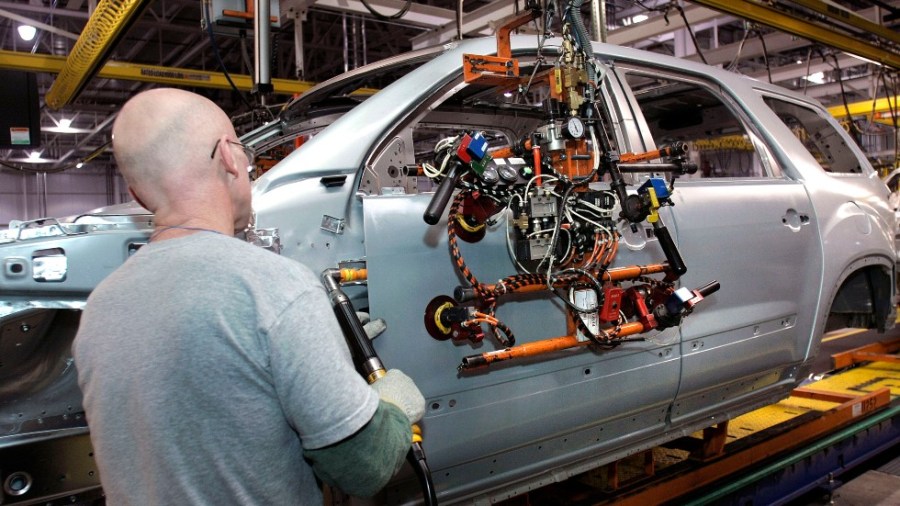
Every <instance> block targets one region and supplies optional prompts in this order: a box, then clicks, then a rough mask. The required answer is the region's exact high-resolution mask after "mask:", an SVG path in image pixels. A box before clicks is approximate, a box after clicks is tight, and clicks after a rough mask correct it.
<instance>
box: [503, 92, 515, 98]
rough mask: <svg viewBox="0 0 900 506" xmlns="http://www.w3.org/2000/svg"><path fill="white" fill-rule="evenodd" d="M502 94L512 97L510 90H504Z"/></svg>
mask: <svg viewBox="0 0 900 506" xmlns="http://www.w3.org/2000/svg"><path fill="white" fill-rule="evenodd" d="M503 96H504V97H506V98H512V96H513V93H512V92H511V91H504V92H503Z"/></svg>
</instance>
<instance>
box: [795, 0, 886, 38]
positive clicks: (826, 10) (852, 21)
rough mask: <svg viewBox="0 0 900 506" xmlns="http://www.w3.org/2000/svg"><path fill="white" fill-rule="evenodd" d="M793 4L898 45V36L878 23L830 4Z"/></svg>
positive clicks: (814, 0) (807, 0) (806, 0)
mask: <svg viewBox="0 0 900 506" xmlns="http://www.w3.org/2000/svg"><path fill="white" fill-rule="evenodd" d="M792 1H793V2H794V3H797V4H800V5H802V6H804V7H806V8H807V9H810V10H813V11H815V12H818V13H819V14H824V15H825V16H828V17H830V18H832V19H834V20H837V21H840V22H842V23H846V24H848V25H850V26H853V27H855V28H859V29H860V30H863V31H866V32H869V33H872V34H875V35H877V36H879V37H881V38H883V39H885V40H889V41H891V42H893V43H894V44H898V45H900V34H898V33H897V32H895V31H893V30H891V29H890V28H887V27H885V26H882V25H879V24H878V23H875V22H872V21H869V20H868V19H866V18H864V17H862V16H860V15H859V14H857V13H855V12H853V11H850V10H848V9H845V8H843V7H841V6H840V5H836V4H833V3H831V2H823V1H822V0H792Z"/></svg>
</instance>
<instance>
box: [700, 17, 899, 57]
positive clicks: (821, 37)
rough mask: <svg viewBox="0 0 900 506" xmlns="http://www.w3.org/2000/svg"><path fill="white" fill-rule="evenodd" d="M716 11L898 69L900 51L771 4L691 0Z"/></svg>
mask: <svg viewBox="0 0 900 506" xmlns="http://www.w3.org/2000/svg"><path fill="white" fill-rule="evenodd" d="M691 1H692V2H693V3H696V4H701V5H704V6H706V7H709V8H711V9H715V10H717V11H721V12H725V13H728V14H732V15H734V16H737V17H739V18H744V19H749V20H751V21H755V22H757V23H760V24H763V25H766V26H771V27H772V28H775V29H776V30H780V31H782V32H786V33H790V34H792V35H797V36H798V37H803V38H805V39H809V40H811V41H813V42H818V43H821V44H825V45H826V46H831V47H834V48H837V49H840V50H841V51H846V52H848V53H850V54H854V55H857V56H861V57H863V58H866V59H868V60H872V61H874V62H877V63H881V64H883V65H887V66H889V67H893V68H900V54H898V53H896V52H893V51H891V50H889V48H886V47H879V46H876V45H874V44H870V43H868V42H866V41H863V40H859V39H856V38H854V37H851V36H849V35H844V34H842V33H840V32H836V31H834V30H833V29H828V28H825V27H823V26H820V25H817V24H815V23H811V22H808V21H805V20H802V19H798V18H796V17H793V16H789V15H787V14H785V13H784V12H782V11H780V10H778V9H775V8H774V7H772V6H770V5H768V4H764V3H759V2H755V1H751V0H691Z"/></svg>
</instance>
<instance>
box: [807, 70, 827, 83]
mask: <svg viewBox="0 0 900 506" xmlns="http://www.w3.org/2000/svg"><path fill="white" fill-rule="evenodd" d="M803 79H806V80H807V81H809V82H811V83H813V84H825V73H824V72H816V73H814V74H810V75H808V76H806V77H804V78H803Z"/></svg>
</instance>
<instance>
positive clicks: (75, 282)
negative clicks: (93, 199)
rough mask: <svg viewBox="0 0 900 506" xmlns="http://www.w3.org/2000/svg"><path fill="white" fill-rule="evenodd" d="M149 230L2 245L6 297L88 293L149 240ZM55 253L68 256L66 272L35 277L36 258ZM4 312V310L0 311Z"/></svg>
mask: <svg viewBox="0 0 900 506" xmlns="http://www.w3.org/2000/svg"><path fill="white" fill-rule="evenodd" d="M147 235H148V233H147V232H143V231H138V230H122V231H103V232H94V233H89V234H79V235H70V236H58V237H49V238H40V239H28V240H22V241H18V242H13V243H8V244H4V245H2V246H0V258H2V262H3V265H2V270H0V293H2V294H3V301H4V302H9V301H11V300H14V299H15V298H16V297H17V296H19V295H23V294H26V293H27V294H28V296H29V297H40V296H44V295H46V296H48V297H51V296H53V297H54V298H57V297H62V298H67V297H73V296H74V297H77V298H81V299H84V298H86V297H87V294H89V293H90V292H91V291H92V290H93V289H94V287H95V286H97V283H99V282H100V281H101V280H102V279H103V278H105V277H106V276H108V275H109V274H110V273H111V272H112V271H114V270H115V269H116V268H118V267H119V266H120V265H122V263H123V262H125V260H126V259H128V257H129V255H131V254H132V253H133V252H134V251H136V250H137V248H139V247H140V246H141V245H143V244H146V242H147ZM54 253H57V254H60V255H62V256H63V257H64V258H65V269H66V271H65V275H64V277H63V278H62V279H59V280H39V279H36V274H35V273H36V270H35V269H36V266H37V264H36V262H35V260H36V259H38V258H40V257H42V256H47V255H52V254H54ZM0 314H2V312H0Z"/></svg>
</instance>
